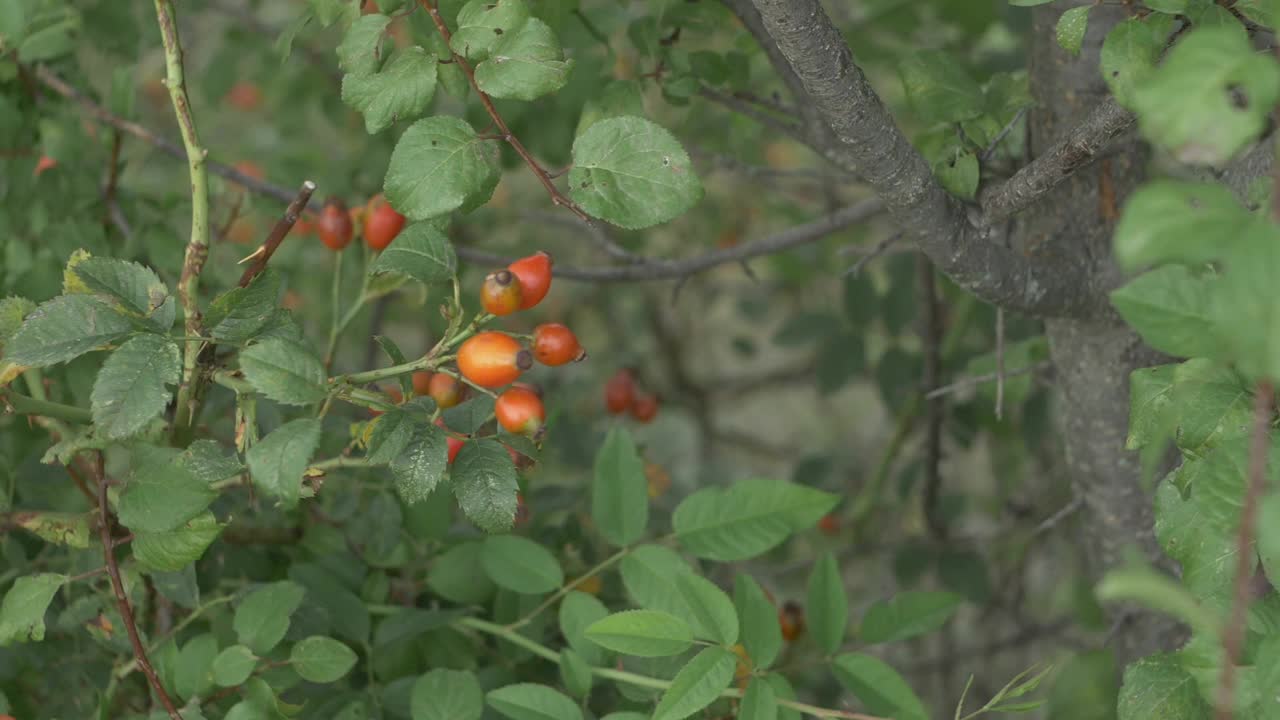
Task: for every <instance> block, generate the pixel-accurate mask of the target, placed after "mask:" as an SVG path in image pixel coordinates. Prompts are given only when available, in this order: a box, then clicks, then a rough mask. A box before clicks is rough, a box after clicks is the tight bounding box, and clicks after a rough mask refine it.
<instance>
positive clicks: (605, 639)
mask: <svg viewBox="0 0 1280 720" xmlns="http://www.w3.org/2000/svg"><path fill="white" fill-rule="evenodd" d="M584 634H585V636H586V638H587V639H588V640H590V641H592V642H594V643H596V644H597V645H600V646H601V647H603V648H607V649H609V650H612V651H614V652H618V653H622V654H624V655H635V656H637V657H668V656H671V655H679V654H680V653H683V652H684V651H686V650H688V649H689V648H690V647H691V646H692V645H693V631H692V630H691V629H690V628H689V626H688V625H687V624H686V623H685V622H684V621H683V620H681V619H680V618H678V617H676V616H674V615H670V614H668V613H664V612H659V611H657V610H627V611H624V612H620V613H614V614H612V615H610V616H608V617H605V618H601V619H600V620H597V621H596V622H594V623H592V624H591V625H590V626H589V627H587V628H586V630H585V633H584Z"/></svg>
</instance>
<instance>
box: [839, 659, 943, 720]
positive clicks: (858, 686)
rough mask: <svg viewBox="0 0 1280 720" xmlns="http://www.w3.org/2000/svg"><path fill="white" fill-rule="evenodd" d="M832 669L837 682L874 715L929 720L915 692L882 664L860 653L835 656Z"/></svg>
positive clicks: (893, 671)
mask: <svg viewBox="0 0 1280 720" xmlns="http://www.w3.org/2000/svg"><path fill="white" fill-rule="evenodd" d="M832 669H833V670H834V671H835V675H836V679H837V680H839V681H840V684H841V685H843V686H844V687H845V688H846V689H847V690H848V691H849V692H851V693H853V694H854V695H857V696H858V699H859V700H861V701H862V703H863V704H864V705H866V706H867V710H868V711H869V712H871V713H872V714H874V715H884V716H886V717H893V718H895V719H896V720H928V718H929V711H928V710H926V709H925V707H924V703H922V702H921V701H920V698H919V697H917V696H916V694H915V691H913V690H912V689H911V686H910V685H908V684H907V681H906V680H903V679H902V676H901V675H899V674H898V672H897V671H896V670H894V669H893V668H891V667H889V666H888V665H886V664H885V663H884V661H882V660H880V659H879V658H875V657H872V656H870V655H864V654H862V653H846V654H844V655H841V656H840V657H837V658H836V659H835V663H834V664H833V667H832Z"/></svg>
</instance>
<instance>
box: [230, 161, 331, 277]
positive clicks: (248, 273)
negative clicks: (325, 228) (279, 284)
mask: <svg viewBox="0 0 1280 720" xmlns="http://www.w3.org/2000/svg"><path fill="white" fill-rule="evenodd" d="M315 191H316V184H315V183H313V182H311V181H310V180H307V181H305V182H303V183H302V187H301V188H299V189H298V194H297V196H296V197H294V198H293V201H292V202H290V203H289V207H287V208H285V211H284V216H283V217H281V218H280V220H278V221H277V222H276V225H275V227H273V228H271V234H270V235H267V239H266V242H264V243H262V246H261V247H259V248H258V249H257V250H256V251H255V252H254V253H253V255H251V256H250V257H252V258H253V263H252V264H251V265H249V267H247V268H245V271H244V274H243V275H241V276H240V287H249V283H250V282H253V279H254V278H255V277H257V276H258V275H259V274H261V273H262V271H263V270H266V269H267V263H268V262H270V261H271V256H272V255H274V254H275V252H276V248H279V247H280V243H282V242H284V239H285V238H286V237H287V236H288V235H289V231H290V230H292V229H293V226H294V224H295V223H297V222H298V218H299V217H301V216H302V211H303V210H304V209H305V208H306V207H307V203H308V202H310V201H311V194H312V193H314V192H315Z"/></svg>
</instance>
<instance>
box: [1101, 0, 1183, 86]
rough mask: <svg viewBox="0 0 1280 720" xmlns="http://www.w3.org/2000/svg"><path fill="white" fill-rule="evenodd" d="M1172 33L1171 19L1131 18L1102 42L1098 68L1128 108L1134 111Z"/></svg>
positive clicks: (1160, 17) (1165, 17)
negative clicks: (1138, 94)
mask: <svg viewBox="0 0 1280 720" xmlns="http://www.w3.org/2000/svg"><path fill="white" fill-rule="evenodd" d="M1172 30H1173V18H1171V17H1169V16H1168V15H1148V16H1147V17H1145V18H1129V19H1128V20H1125V21H1124V22H1122V23H1119V24H1118V25H1116V26H1115V27H1113V28H1111V30H1110V31H1109V32H1108V33H1107V37H1106V39H1105V40H1103V41H1102V52H1101V55H1100V56H1099V65H1100V68H1101V70H1102V79H1103V80H1105V81H1106V83H1107V87H1109V88H1111V94H1112V95H1115V97H1116V100H1117V101H1118V102H1119V103H1120V104H1121V105H1124V106H1125V107H1133V102H1134V96H1135V93H1136V90H1137V88H1138V87H1139V86H1140V85H1142V84H1143V83H1144V82H1145V81H1146V80H1147V78H1148V77H1150V76H1151V74H1152V73H1153V72H1155V68H1156V61H1157V60H1158V59H1159V58H1160V54H1161V53H1162V52H1163V51H1164V47H1165V43H1166V42H1167V41H1168V39H1169V34H1170V32H1172Z"/></svg>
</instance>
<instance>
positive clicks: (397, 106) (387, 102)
mask: <svg viewBox="0 0 1280 720" xmlns="http://www.w3.org/2000/svg"><path fill="white" fill-rule="evenodd" d="M438 67H439V58H437V57H436V56H435V54H434V53H429V52H427V51H426V50H423V49H422V48H420V47H417V46H416V45H415V46H413V47H408V48H404V49H403V50H397V51H396V53H395V54H394V55H392V56H391V59H390V60H389V61H387V66H386V67H384V68H382V71H381V72H378V73H368V74H364V73H349V74H347V75H345V76H343V78H342V101H343V102H345V103H346V104H347V105H350V106H351V107H352V108H354V109H355V110H357V111H358V112H360V114H362V115H364V129H365V132H367V133H369V134H370V135H374V134H377V133H380V132H382V131H383V130H386V129H387V128H389V127H391V124H392V123H394V122H397V121H399V120H407V119H409V118H414V117H417V116H419V115H421V114H422V112H423V111H424V110H426V109H427V106H428V105H430V104H431V99H432V98H433V97H435V94H436V72H437V68H438ZM477 74H479V70H478V69H477Z"/></svg>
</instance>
